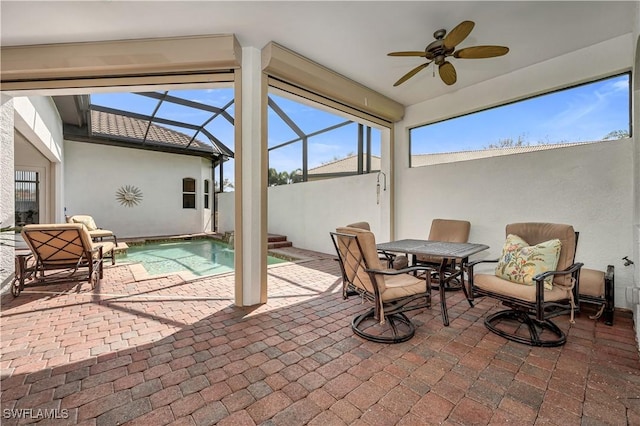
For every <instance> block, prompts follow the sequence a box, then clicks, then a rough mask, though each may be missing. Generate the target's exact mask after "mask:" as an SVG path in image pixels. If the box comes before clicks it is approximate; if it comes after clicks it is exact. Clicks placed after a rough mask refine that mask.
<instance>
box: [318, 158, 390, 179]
mask: <svg viewBox="0 0 640 426" xmlns="http://www.w3.org/2000/svg"><path fill="white" fill-rule="evenodd" d="M357 170H358V156H357V155H351V156H349V157H345V158H340V159H339V160H334V161H331V162H329V163H325V164H322V165H320V166H318V167H313V168H311V169H309V171H308V174H310V175H318V174H325V173H348V172H355V171H357ZM371 170H380V157H376V156H375V155H372V156H371Z"/></svg>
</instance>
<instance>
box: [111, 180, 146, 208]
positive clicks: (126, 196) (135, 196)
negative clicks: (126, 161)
mask: <svg viewBox="0 0 640 426" xmlns="http://www.w3.org/2000/svg"><path fill="white" fill-rule="evenodd" d="M116 200H118V202H119V203H120V205H122V206H125V207H135V206H137V205H138V204H140V202H141V201H142V191H140V188H138V187H136V186H133V185H125V186H121V187H120V188H119V189H118V190H117V191H116Z"/></svg>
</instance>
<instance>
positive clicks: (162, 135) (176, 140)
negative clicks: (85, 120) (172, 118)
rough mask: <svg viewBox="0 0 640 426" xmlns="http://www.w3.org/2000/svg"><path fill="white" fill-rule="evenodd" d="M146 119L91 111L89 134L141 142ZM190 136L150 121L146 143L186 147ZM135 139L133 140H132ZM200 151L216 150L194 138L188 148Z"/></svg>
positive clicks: (144, 131) (145, 128) (145, 127)
mask: <svg viewBox="0 0 640 426" xmlns="http://www.w3.org/2000/svg"><path fill="white" fill-rule="evenodd" d="M147 125H148V121H146V120H141V119H138V118H133V117H128V116H125V115H119V114H111V113H107V112H102V111H91V134H92V135H93V136H104V137H107V138H110V139H114V140H124V141H128V142H132V143H133V144H134V145H133V147H135V143H136V142H137V143H139V144H142V141H143V140H144V136H145V133H146V131H147ZM190 140H191V136H188V135H186V134H184V133H180V132H178V131H175V130H171V129H168V128H166V127H162V126H159V125H157V124H153V123H151V127H150V128H149V133H148V134H147V138H146V144H149V145H156V146H158V145H159V146H163V145H164V146H172V147H176V146H178V147H185V148H186V147H187V145H189V141H190ZM134 141H135V142H134ZM188 149H189V150H194V151H200V152H212V153H213V152H217V149H214V148H213V147H212V146H211V145H210V144H208V143H205V142H202V141H200V140H198V139H195V140H194V141H193V143H191V145H190V146H189V148H188Z"/></svg>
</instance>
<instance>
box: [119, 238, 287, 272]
mask: <svg viewBox="0 0 640 426" xmlns="http://www.w3.org/2000/svg"><path fill="white" fill-rule="evenodd" d="M120 259H122V260H124V261H126V262H139V263H141V264H142V265H143V266H144V268H145V269H146V270H147V272H148V273H149V274H150V275H158V274H167V273H173V272H182V271H189V272H191V273H192V274H194V275H197V276H204V275H215V274H223V273H226V272H233V270H234V253H233V249H232V248H230V247H229V246H228V245H227V244H225V243H222V242H218V241H214V240H211V239H198V240H188V241H185V240H181V241H167V242H158V243H145V244H141V245H131V246H129V248H128V249H127V253H126V255H123V256H121V257H120ZM282 262H286V260H282V259H278V258H276V257H272V256H267V264H268V265H273V264H276V263H282Z"/></svg>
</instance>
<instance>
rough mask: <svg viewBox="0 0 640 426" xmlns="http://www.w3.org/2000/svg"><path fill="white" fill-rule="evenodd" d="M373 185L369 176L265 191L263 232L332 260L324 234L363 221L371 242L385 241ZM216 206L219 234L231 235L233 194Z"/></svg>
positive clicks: (373, 179)
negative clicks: (368, 227) (372, 235)
mask: <svg viewBox="0 0 640 426" xmlns="http://www.w3.org/2000/svg"><path fill="white" fill-rule="evenodd" d="M376 184H377V182H376V175H375V174H369V175H360V176H351V177H345V178H338V179H326V180H321V181H313V182H305V183H296V184H293V185H282V186H274V187H270V188H269V189H268V232H269V233H272V234H280V235H285V236H286V237H287V239H288V240H289V241H291V242H292V243H293V245H294V246H295V247H299V248H304V249H307V250H314V251H319V252H322V253H331V254H333V253H334V252H335V249H334V247H333V245H332V243H331V239H330V237H329V231H332V230H335V229H336V228H337V227H338V226H344V225H346V224H348V223H352V222H359V221H367V222H369V224H370V225H371V229H372V231H373V232H374V233H375V234H376V238H378V240H380V241H386V240H388V233H389V229H388V226H386V225H383V223H384V221H385V215H384V211H385V209H384V203H385V201H384V197H385V194H384V193H383V194H381V204H377V197H376ZM218 200H219V203H220V213H219V218H220V223H219V227H220V231H221V232H225V231H227V232H228V231H233V226H234V222H233V218H234V214H233V207H234V205H233V192H230V193H224V194H220V195H219V198H218Z"/></svg>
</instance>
